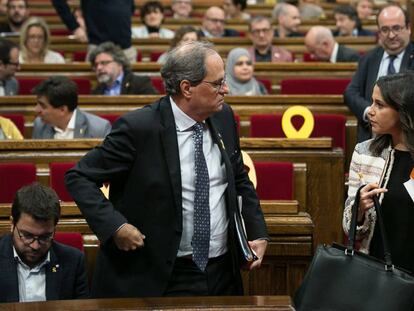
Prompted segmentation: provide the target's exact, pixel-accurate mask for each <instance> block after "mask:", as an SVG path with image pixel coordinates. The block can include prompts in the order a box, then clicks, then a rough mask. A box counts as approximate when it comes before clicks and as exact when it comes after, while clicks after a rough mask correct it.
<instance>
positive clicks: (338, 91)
mask: <svg viewBox="0 0 414 311" xmlns="http://www.w3.org/2000/svg"><path fill="white" fill-rule="evenodd" d="M349 82H351V78H334V79H329V78H289V79H283V80H282V81H281V82H280V93H281V94H282V95H293V94H302V95H306V94H309V95H312V94H322V95H323V94H328V95H342V94H343V93H344V91H345V89H346V87H347V86H348V84H349Z"/></svg>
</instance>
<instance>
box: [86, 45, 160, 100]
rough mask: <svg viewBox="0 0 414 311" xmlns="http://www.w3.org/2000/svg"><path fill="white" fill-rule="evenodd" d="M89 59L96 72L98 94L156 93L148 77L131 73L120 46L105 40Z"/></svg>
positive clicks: (94, 91)
mask: <svg viewBox="0 0 414 311" xmlns="http://www.w3.org/2000/svg"><path fill="white" fill-rule="evenodd" d="M89 61H90V63H91V65H92V68H93V70H95V73H96V80H97V81H98V83H99V84H98V86H97V87H96V88H95V89H94V90H93V91H92V93H93V94H99V95H112V96H114V95H133V94H158V92H157V91H156V90H155V89H154V87H153V86H152V83H151V80H150V79H149V78H148V77H143V76H136V75H134V74H133V73H132V71H131V68H130V63H129V61H128V59H127V58H126V57H125V54H124V53H123V51H122V50H121V48H120V47H118V46H116V45H115V44H113V43H112V42H105V43H102V44H100V45H99V46H98V47H97V48H96V49H94V50H93V51H92V53H91V55H90V57H89Z"/></svg>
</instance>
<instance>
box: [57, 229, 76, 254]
mask: <svg viewBox="0 0 414 311" xmlns="http://www.w3.org/2000/svg"><path fill="white" fill-rule="evenodd" d="M54 240H55V241H57V242H59V243H62V244H65V245H69V246H72V247H75V248H77V249H79V250H80V251H82V252H83V238H82V234H80V233H79V232H56V233H55V237H54Z"/></svg>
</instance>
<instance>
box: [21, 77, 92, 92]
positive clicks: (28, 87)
mask: <svg viewBox="0 0 414 311" xmlns="http://www.w3.org/2000/svg"><path fill="white" fill-rule="evenodd" d="M45 79H46V78H39V77H17V80H18V81H19V95H30V94H32V89H33V88H34V87H35V86H36V85H38V84H39V83H40V82H42V81H43V80H45ZM71 80H72V81H74V82H75V83H76V84H77V85H78V94H81V95H89V94H91V81H90V80H89V79H88V78H71Z"/></svg>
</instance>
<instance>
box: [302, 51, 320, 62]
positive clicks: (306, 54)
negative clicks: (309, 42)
mask: <svg viewBox="0 0 414 311" xmlns="http://www.w3.org/2000/svg"><path fill="white" fill-rule="evenodd" d="M303 61H304V62H317V61H318V60H317V59H316V58H315V56H314V55H313V54H311V53H309V52H304V53H303Z"/></svg>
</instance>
